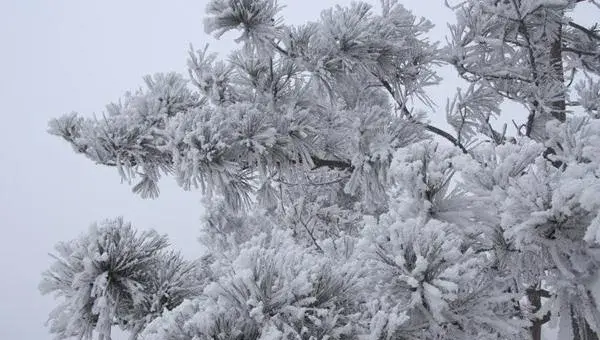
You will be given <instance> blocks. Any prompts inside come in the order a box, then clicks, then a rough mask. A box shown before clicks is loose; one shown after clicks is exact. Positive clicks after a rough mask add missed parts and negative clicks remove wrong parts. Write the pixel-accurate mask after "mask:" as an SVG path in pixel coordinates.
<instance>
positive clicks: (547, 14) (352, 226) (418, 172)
mask: <svg viewBox="0 0 600 340" xmlns="http://www.w3.org/2000/svg"><path fill="white" fill-rule="evenodd" d="M583 2H584V1H581V0H483V1H470V0H467V1H461V2H460V3H459V4H456V5H453V6H455V7H453V9H454V10H455V11H456V13H457V22H456V24H453V25H451V26H450V33H449V34H450V38H449V44H448V46H445V47H443V48H439V46H438V45H437V44H435V43H431V42H429V41H428V39H427V38H426V33H427V31H428V30H429V29H430V28H431V27H432V24H431V23H430V22H429V21H427V20H425V19H419V18H416V17H415V16H414V15H412V14H411V13H410V11H408V10H407V9H405V8H404V7H403V6H402V5H400V4H399V3H398V2H397V1H394V0H382V1H381V3H380V6H379V8H377V9H375V8H373V6H372V5H370V4H367V3H362V2H357V3H353V4H352V5H350V6H348V7H340V6H337V7H335V8H332V9H330V10H326V11H324V12H323V13H322V14H321V16H320V18H319V19H318V20H317V21H314V22H309V23H306V24H304V25H301V26H291V25H286V24H285V23H284V22H283V20H282V18H281V17H280V9H281V6H280V5H279V4H278V3H277V2H276V1H275V0H211V1H210V2H209V4H208V6H207V14H208V17H207V19H206V21H205V25H206V29H207V31H208V32H210V33H214V34H215V36H217V37H220V36H222V35H223V34H224V33H226V32H228V31H239V32H241V35H240V36H239V38H238V39H237V41H238V42H239V43H240V44H241V47H240V49H239V50H238V51H235V52H233V53H232V54H231V55H230V56H229V58H228V59H227V60H226V61H220V60H218V59H217V56H216V55H214V54H210V53H208V50H207V49H206V48H205V49H201V50H199V51H194V50H191V51H190V56H189V61H188V66H189V76H188V78H187V79H186V78H184V77H183V76H182V75H178V74H173V73H170V74H157V75H154V76H148V77H146V78H145V81H146V85H147V86H146V89H145V90H140V91H138V92H136V93H127V94H126V95H125V97H124V98H123V99H122V100H121V101H119V103H118V104H110V105H109V106H108V107H107V111H106V114H105V115H104V117H103V118H102V119H90V118H83V117H81V116H79V115H77V114H70V115H66V116H63V117H61V118H58V119H56V120H53V121H52V122H51V123H50V132H51V133H53V134H56V135H58V136H60V137H62V138H64V139H65V140H67V141H68V142H69V143H70V144H71V145H72V146H73V147H74V149H75V150H76V151H77V152H79V153H83V154H84V155H85V156H87V157H88V158H90V159H91V160H92V161H94V162H96V163H99V164H102V165H106V166H112V167H115V168H117V170H118V171H119V173H120V174H121V176H122V177H123V178H125V179H126V180H129V181H134V180H135V181H137V183H136V184H135V185H134V187H133V190H134V192H136V193H139V194H141V195H142V197H155V196H156V195H158V194H159V189H158V180H159V179H160V177H161V176H164V175H168V176H174V177H175V178H176V179H177V182H178V183H179V185H180V186H181V187H182V188H183V189H186V190H189V189H191V188H194V187H199V188H201V189H202V190H203V191H204V192H205V193H206V194H207V195H211V197H213V198H215V197H218V198H220V200H219V201H215V200H214V199H213V202H211V203H210V204H207V210H208V212H207V214H206V216H205V218H204V227H203V231H202V235H201V240H202V241H203V243H204V244H205V246H206V248H207V253H208V254H209V255H208V256H207V257H206V259H205V261H207V262H208V263H210V275H208V274H207V278H206V284H205V285H203V287H204V289H203V291H202V292H201V293H200V292H198V293H197V294H196V296H195V297H194V298H192V299H191V300H189V301H186V302H183V303H181V304H179V305H178V306H175V305H176V304H177V303H179V301H180V300H177V301H178V302H176V303H173V304H169V305H168V306H165V307H166V311H165V312H164V313H162V314H161V315H160V316H157V314H156V311H157V309H154V310H152V311H150V312H147V313H149V315H151V317H149V318H145V317H144V315H143V313H142V314H136V316H135V318H133V319H135V320H138V323H137V324H138V325H140V324H141V325H142V326H140V327H143V328H144V329H143V330H142V331H141V333H139V334H138V332H133V333H132V334H133V335H132V338H137V337H138V336H139V338H141V339H146V340H155V339H173V340H184V339H307V340H308V339H321V338H333V339H359V338H360V339H364V338H368V339H431V340H433V339H531V338H533V339H534V340H535V339H540V337H541V328H542V325H543V324H544V323H546V322H548V321H550V322H553V323H554V324H556V325H558V326H559V329H560V336H559V338H560V339H569V338H574V339H594V338H596V339H597V334H598V331H599V330H600V313H599V311H598V306H597V302H596V296H594V295H593V294H592V291H591V287H592V285H593V284H594V283H596V282H598V280H599V278H598V261H599V260H600V257H599V256H600V254H599V253H598V248H599V247H598V245H599V243H600V216H599V215H598V211H599V209H600V195H599V194H598V192H599V189H600V179H599V176H600V173H599V170H598V169H600V100H599V98H600V92H599V89H600V82H599V81H598V76H600V33H598V32H597V30H596V28H595V27H591V28H587V27H584V26H582V25H580V24H578V23H576V22H574V21H573V20H572V19H570V18H569V13H570V11H571V10H572V9H573V8H574V7H575V6H578V5H582V4H581V3H583ZM585 2H588V3H590V6H592V5H595V6H599V5H598V3H597V2H594V1H585ZM592 8H593V7H592ZM598 12H599V13H600V11H598ZM444 63H449V64H452V65H454V66H455V67H456V69H457V70H458V73H459V75H460V76H462V77H463V78H464V79H466V80H467V81H468V82H469V86H468V87H467V88H466V89H463V90H461V91H459V92H458V93H457V95H456V97H455V98H454V100H451V101H449V104H448V106H447V110H446V115H447V118H448V122H449V123H450V125H451V126H453V127H454V128H455V131H454V132H452V133H451V132H448V131H444V130H442V129H440V128H439V127H436V126H435V125H432V124H431V123H430V120H429V119H430V118H433V117H432V116H428V113H427V112H431V111H433V112H434V114H436V113H437V114H439V112H437V111H436V110H435V107H434V106H433V105H432V103H431V101H430V99H429V98H428V96H427V92H426V90H427V88H428V87H430V86H433V85H436V84H437V83H438V82H439V81H440V80H441V79H439V78H438V76H437V75H436V73H435V72H434V68H435V67H436V66H437V65H440V64H444ZM571 88H572V89H571ZM504 100H509V101H514V102H517V103H519V104H521V105H523V107H524V108H525V110H524V112H526V114H525V115H524V116H523V117H522V119H521V120H519V121H517V120H516V119H515V126H516V129H515V133H514V134H511V133H510V130H509V129H507V128H506V127H505V128H504V129H499V130H498V129H495V128H494V127H493V125H492V123H493V119H496V118H500V119H502V118H503V115H502V114H503V112H502V110H501V104H502V102H503V101H504ZM582 109H583V110H582ZM448 142H450V143H448ZM180 282H184V280H180ZM65 289H66V290H67V291H68V290H69V289H70V288H69V289H67V288H65ZM152 318H154V320H153V321H152V322H151V323H150V324H149V325H148V326H145V325H146V324H145V322H146V321H143V322H142V323H140V322H141V321H139V320H142V319H143V320H148V319H152ZM87 327H89V326H87ZM136 330H138V329H136ZM82 334H84V336H89V335H90V334H91V333H89V332H87V333H82ZM69 335H71V334H67V333H64V332H63V333H59V338H60V337H64V336H69Z"/></svg>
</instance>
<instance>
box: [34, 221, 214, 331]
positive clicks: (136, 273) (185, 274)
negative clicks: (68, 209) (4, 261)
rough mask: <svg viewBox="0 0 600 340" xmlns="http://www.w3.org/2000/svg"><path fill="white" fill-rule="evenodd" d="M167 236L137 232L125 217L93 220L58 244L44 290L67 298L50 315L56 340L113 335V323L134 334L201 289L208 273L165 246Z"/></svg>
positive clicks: (41, 284) (42, 283)
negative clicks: (80, 232) (83, 230)
mask: <svg viewBox="0 0 600 340" xmlns="http://www.w3.org/2000/svg"><path fill="white" fill-rule="evenodd" d="M167 245H168V241H167V238H166V236H161V235H158V234H157V233H156V232H154V231H145V232H142V233H138V232H136V231H135V230H134V229H133V227H132V226H131V224H130V223H126V222H124V221H123V219H122V218H117V219H113V220H106V221H103V222H102V223H101V224H100V225H98V224H93V225H92V226H91V227H90V229H89V231H88V233H86V234H83V235H81V236H80V237H79V238H77V239H75V240H72V241H70V242H64V243H60V244H58V245H57V246H56V254H54V255H52V257H53V258H54V259H55V261H54V263H53V264H52V266H51V267H50V269H49V270H47V271H46V272H44V274H43V280H42V282H41V283H40V290H41V291H42V293H44V294H50V293H52V294H54V295H55V296H56V297H60V298H62V302H61V304H60V305H59V306H58V307H56V308H55V309H54V310H53V311H52V313H51V314H50V318H49V320H48V322H49V324H50V331H51V332H52V333H54V334H55V335H56V338H57V339H66V338H70V337H77V338H80V339H91V338H92V336H93V334H94V332H95V333H97V334H98V339H105V340H110V338H111V337H110V335H111V329H112V327H113V326H114V325H118V326H120V327H121V328H123V329H125V330H128V331H130V333H131V335H132V337H131V338H132V339H135V338H136V337H137V334H138V333H139V332H140V331H141V330H142V329H143V328H144V327H145V326H146V324H147V323H149V322H150V321H152V320H153V319H154V318H156V317H158V316H160V315H161V314H162V312H163V311H164V310H165V309H167V310H169V309H173V308H174V307H175V306H178V305H179V304H181V303H182V302H183V300H184V299H186V298H192V297H195V296H198V295H199V294H200V293H201V292H202V288H203V287H204V284H205V282H204V281H205V280H206V279H207V277H209V275H207V273H208V272H207V271H206V270H203V269H205V268H203V267H202V266H200V264H199V263H196V262H188V261H185V260H184V259H183V258H182V257H181V255H180V254H178V253H176V252H172V251H165V247H167Z"/></svg>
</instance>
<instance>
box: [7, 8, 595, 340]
mask: <svg viewBox="0 0 600 340" xmlns="http://www.w3.org/2000/svg"><path fill="white" fill-rule="evenodd" d="M349 2H350V1H342V0H337V1H336V0H328V1H325V0H310V1H308V0H302V1H301V0H297V1H292V0H288V1H282V3H283V4H284V5H286V6H287V8H286V9H285V11H284V15H285V17H286V20H287V21H288V22H290V23H302V22H304V21H307V20H310V19H315V18H316V17H317V15H318V13H319V12H320V11H321V10H322V9H324V8H327V7H330V6H331V5H332V4H335V3H339V4H347V3H349ZM369 2H371V3H375V1H374V0H371V1H369ZM206 3H207V0H195V1H192V0H169V1H166V0H163V1H158V0H126V1H122V0H121V1H117V0H104V1H81V0H57V1H49V0H45V1H44V0H3V1H0V43H1V45H0V46H1V47H0V48H1V52H2V53H0V77H1V78H0V103H1V104H0V105H1V106H0V107H1V113H0V114H1V115H2V118H3V119H2V121H1V125H0V228H2V229H1V231H2V233H1V234H0V238H1V240H2V241H3V246H2V247H1V248H0V273H2V274H3V276H2V279H0V339H3V340H4V339H6V340H17V339H19V340H21V339H23V340H46V339H51V335H49V333H48V330H47V329H46V328H45V327H44V322H45V320H46V318H47V315H48V312H49V311H50V309H51V308H52V307H53V306H54V305H55V301H53V300H52V298H49V297H41V296H40V294H39V292H38V289H37V285H38V282H39V279H40V273H41V272H42V271H43V270H45V269H46V268H47V267H48V265H49V264H50V258H49V257H48V256H47V254H48V253H49V252H51V251H52V250H53V246H54V245H55V244H56V243H57V242H59V241H64V240H69V239H72V238H74V237H76V236H77V235H78V234H80V233H82V232H84V231H86V230H87V228H88V226H89V225H90V223H91V222H93V221H96V220H102V219H104V218H111V217H115V216H120V215H122V216H124V217H125V219H126V220H129V221H132V222H133V223H134V226H135V227H137V228H139V229H143V228H155V229H157V230H158V231H159V232H161V233H167V234H168V235H169V237H170V238H171V240H172V241H173V242H172V243H173V244H174V246H175V247H176V248H178V249H180V250H182V251H183V252H184V254H186V255H187V256H188V257H193V256H195V255H197V254H198V253H199V249H200V248H199V246H198V243H197V242H196V237H197V234H198V233H197V230H198V227H199V217H200V215H201V212H202V207H201V204H200V198H201V197H200V193H199V192H183V191H182V190H180V189H179V188H178V187H176V186H175V185H174V183H173V182H172V181H171V180H165V181H163V183H162V186H161V190H162V191H161V192H162V193H161V197H160V198H159V199H157V200H142V199H140V198H139V197H137V196H135V195H133V194H132V193H131V191H130V187H129V186H128V185H127V184H121V183H120V179H119V176H118V174H117V172H116V171H115V170H114V169H109V168H103V167H100V166H96V165H95V164H93V163H92V162H90V161H88V160H87V159H85V158H84V157H83V156H81V155H77V154H75V153H74V152H73V151H72V150H71V148H70V147H69V145H67V144H66V143H65V142H63V141H61V140H59V139H58V138H56V137H53V136H50V135H48V134H47V133H46V129H47V122H48V120H50V119H51V118H53V117H57V116H59V115H62V114H65V113H69V112H71V111H77V112H80V113H82V114H84V115H92V114H94V113H97V114H101V113H102V111H103V109H104V106H105V104H107V103H109V102H111V101H116V100H118V98H119V96H120V95H121V94H122V93H123V92H124V91H126V90H132V89H136V88H138V87H139V86H140V85H141V84H142V81H141V78H142V76H144V75H146V74H149V73H154V72H168V71H178V72H186V70H185V64H186V55H187V49H188V45H189V43H193V44H194V45H195V46H196V47H198V48H200V47H202V46H203V45H204V44H205V43H210V44H211V50H213V51H217V52H220V53H222V55H223V56H225V55H226V54H227V52H228V51H229V50H231V49H232V48H234V47H235V44H234V43H233V42H232V41H231V40H228V39H225V40H224V41H215V40H213V39H211V38H210V37H208V36H207V35H206V34H205V33H204V28H203V25H202V19H203V17H204V8H205V6H206ZM404 4H405V7H407V8H409V9H412V10H414V12H415V13H416V14H418V15H421V16H426V17H427V18H429V19H431V20H432V21H433V22H434V23H435V24H436V25H437V27H436V28H435V29H434V36H437V37H438V38H439V39H442V38H443V35H444V32H445V27H446V22H448V21H449V20H451V19H452V17H453V16H452V14H451V12H450V11H449V10H448V9H446V8H444V6H443V1H441V0H440V1H437V0H420V1H415V0H405V1H404ZM582 12H584V10H582ZM227 37H229V38H230V37H231V36H226V38H227ZM455 87H456V80H455V78H453V79H452V78H451V80H450V81H449V82H447V83H446V84H445V86H444V87H442V88H441V89H439V90H437V91H436V92H435V93H434V97H435V98H436V99H437V100H438V101H440V99H441V98H445V96H446V95H448V94H449V93H450V92H451V90H452V89H454V88H455ZM440 104H442V106H441V107H443V104H444V102H441V103H440ZM434 119H435V120H436V121H441V120H443V110H439V115H438V116H437V118H434Z"/></svg>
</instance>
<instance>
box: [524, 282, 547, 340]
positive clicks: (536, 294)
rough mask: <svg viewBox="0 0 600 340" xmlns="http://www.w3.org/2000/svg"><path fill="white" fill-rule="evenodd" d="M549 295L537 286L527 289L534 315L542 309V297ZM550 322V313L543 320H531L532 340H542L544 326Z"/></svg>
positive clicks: (530, 331)
mask: <svg viewBox="0 0 600 340" xmlns="http://www.w3.org/2000/svg"><path fill="white" fill-rule="evenodd" d="M544 293H545V294H544ZM547 295H548V292H546V291H544V290H542V289H539V288H538V287H537V285H536V286H532V287H531V288H529V289H527V299H528V300H529V303H530V304H531V307H532V310H531V312H532V313H537V312H538V311H539V310H540V308H542V297H547ZM548 321H550V313H547V314H546V315H544V316H543V317H542V318H541V319H540V318H535V319H532V320H531V327H529V333H530V334H531V339H532V340H542V326H543V325H544V324H545V323H546V322H548Z"/></svg>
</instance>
